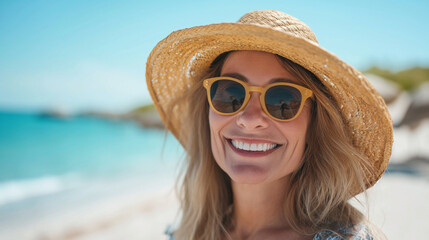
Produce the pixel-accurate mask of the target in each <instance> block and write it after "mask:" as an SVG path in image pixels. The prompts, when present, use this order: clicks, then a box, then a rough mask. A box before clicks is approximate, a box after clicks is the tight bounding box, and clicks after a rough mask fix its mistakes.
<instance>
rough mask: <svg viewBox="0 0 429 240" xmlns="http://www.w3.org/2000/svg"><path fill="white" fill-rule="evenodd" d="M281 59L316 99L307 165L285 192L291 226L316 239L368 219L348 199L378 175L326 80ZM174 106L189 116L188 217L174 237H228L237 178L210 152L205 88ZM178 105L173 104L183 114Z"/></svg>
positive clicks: (219, 62) (184, 178)
mask: <svg viewBox="0 0 429 240" xmlns="http://www.w3.org/2000/svg"><path fill="white" fill-rule="evenodd" d="M227 55H228V53H224V54H221V55H220V56H219V57H218V58H217V59H216V60H215V61H214V62H213V63H212V65H211V68H210V70H209V71H208V73H207V75H206V76H204V78H209V77H214V76H219V75H220V71H221V69H222V66H223V63H224V61H225V59H226V58H227ZM278 59H279V61H280V62H281V64H282V66H283V67H284V68H285V69H286V70H288V71H289V72H290V73H291V74H293V75H294V76H295V77H297V78H298V79H300V80H301V82H302V84H303V85H304V86H306V87H308V88H310V89H312V90H313V92H314V95H315V99H316V100H314V101H313V102H312V110H311V112H312V113H311V114H312V116H311V120H310V125H309V129H308V131H307V144H308V145H307V147H306V150H305V152H304V156H303V161H302V164H301V166H300V167H299V168H298V170H297V171H296V172H294V173H292V176H291V186H290V187H289V190H288V192H287V193H286V195H285V205H284V206H283V210H284V211H285V212H284V213H285V214H284V215H285V217H286V219H287V221H288V223H289V224H290V226H291V227H292V228H293V229H294V230H296V231H298V232H300V233H302V234H315V233H316V232H318V231H321V230H323V229H329V230H333V231H335V230H336V228H338V224H341V225H342V226H348V225H350V224H356V223H359V222H361V221H362V220H363V215H362V214H361V213H360V212H359V211H358V210H357V209H355V208H354V207H353V206H351V205H350V203H348V200H349V199H350V198H351V197H353V196H354V195H356V194H357V193H358V192H352V190H353V189H356V186H357V187H358V189H359V190H360V191H365V188H366V184H367V182H366V179H365V176H366V175H365V173H366V172H367V171H373V169H371V165H370V164H369V163H368V160H367V158H366V157H365V155H363V154H362V153H361V152H359V151H358V150H357V149H356V148H354V146H353V144H352V142H351V137H350V135H349V133H348V132H347V131H346V129H345V124H344V122H343V120H342V117H341V114H340V111H339V109H338V106H337V104H336V103H335V101H334V100H333V99H332V97H331V94H330V93H329V92H328V91H327V90H326V88H325V87H324V86H323V84H322V83H321V82H320V80H319V79H318V78H317V77H316V76H314V74H312V73H311V72H309V71H307V70H306V69H304V68H303V67H301V66H300V65H298V64H296V63H294V62H292V61H290V60H288V59H285V58H283V57H280V56H278ZM176 102H177V103H179V104H185V105H186V104H187V105H188V107H186V108H185V109H188V111H187V112H186V113H184V114H187V115H188V116H189V117H188V119H187V123H186V126H188V127H186V128H183V129H182V131H183V134H185V135H186V141H185V143H183V144H184V147H185V149H186V154H187V155H186V159H185V161H184V166H183V171H182V174H181V175H180V176H179V181H178V182H177V184H178V185H177V187H178V195H179V199H180V203H181V214H182V216H181V221H180V224H179V226H178V228H177V229H176V231H175V232H174V236H175V239H179V240H182V239H205V240H206V239H211V240H215V239H216V240H218V239H221V238H222V237H227V238H228V239H230V237H229V234H228V231H227V229H228V228H229V227H230V225H231V223H232V217H233V216H232V214H231V206H232V203H233V197H232V189H231V180H230V178H229V176H228V175H227V174H226V173H225V172H223V171H222V170H221V169H220V168H219V166H218V165H217V164H216V161H215V159H214V157H213V154H212V150H211V143H210V131H209V120H208V112H209V105H208V102H207V96H206V92H205V89H204V88H203V86H202V84H200V83H196V84H194V85H193V86H192V87H191V88H190V89H189V91H188V92H187V93H186V94H184V95H183V96H182V97H181V98H180V99H178V100H177V101H176ZM176 106H177V105H176ZM190 106H192V107H190ZM174 108H175V106H170V107H169V109H170V110H171V111H173V110H176V111H177V109H174ZM287 203H289V204H287Z"/></svg>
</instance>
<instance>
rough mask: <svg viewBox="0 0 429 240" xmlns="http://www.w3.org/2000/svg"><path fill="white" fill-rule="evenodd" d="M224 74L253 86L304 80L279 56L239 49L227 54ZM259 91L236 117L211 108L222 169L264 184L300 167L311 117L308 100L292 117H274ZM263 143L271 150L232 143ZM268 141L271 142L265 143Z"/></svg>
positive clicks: (241, 179) (213, 137)
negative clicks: (287, 66) (299, 78)
mask: <svg viewBox="0 0 429 240" xmlns="http://www.w3.org/2000/svg"><path fill="white" fill-rule="evenodd" d="M221 76H232V77H235V78H238V79H241V80H243V81H246V82H247V83H248V84H249V85H254V86H262V87H263V86H266V85H268V84H270V83H273V82H278V81H285V82H292V83H297V84H301V85H302V83H300V81H299V80H298V79H296V78H295V77H294V76H293V75H292V74H291V73H289V72H288V71H287V70H285V69H284V68H283V67H282V66H281V64H280V62H279V60H278V59H277V57H276V56H275V55H273V54H271V53H266V52H258V51H237V52H232V53H231V54H229V55H228V57H227V59H226V61H225V63H224V65H223V68H222V71H221ZM259 94H260V93H258V92H251V99H250V100H249V103H248V104H247V106H246V107H245V109H244V110H243V111H241V112H239V113H237V114H235V115H232V116H222V115H219V114H217V113H215V112H214V111H213V110H212V109H210V112H209V122H210V133H211V147H212V151H213V155H214V158H215V159H216V162H217V164H218V165H219V167H220V168H222V169H223V171H225V172H226V173H227V174H228V175H229V176H230V177H231V179H232V180H233V181H235V182H238V183H252V184H255V183H263V182H271V181H275V180H279V179H282V178H284V177H286V176H288V175H289V174H290V173H292V172H293V171H295V170H297V168H298V167H299V165H300V163H301V160H302V156H303V153H304V149H305V136H306V131H307V126H308V123H309V119H310V105H311V104H310V102H309V101H307V102H306V103H305V105H304V108H303V110H302V111H301V113H300V115H299V116H298V117H297V118H295V119H294V120H293V121H290V122H280V121H276V120H274V119H271V118H270V117H269V116H267V115H266V114H265V112H264V111H263V109H262V107H261V105H260V102H259ZM232 142H234V143H238V144H241V143H243V145H245V144H249V146H252V144H256V147H257V146H258V144H262V146H264V147H267V146H274V145H273V144H275V148H274V149H272V150H268V151H246V150H242V149H238V148H236V147H234V146H233V144H232ZM265 144H268V145H265Z"/></svg>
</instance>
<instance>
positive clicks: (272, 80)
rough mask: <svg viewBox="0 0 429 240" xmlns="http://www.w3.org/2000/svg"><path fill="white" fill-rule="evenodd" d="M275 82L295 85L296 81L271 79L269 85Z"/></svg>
mask: <svg viewBox="0 0 429 240" xmlns="http://www.w3.org/2000/svg"><path fill="white" fill-rule="evenodd" d="M276 82H287V83H295V84H296V83H297V82H296V81H294V80H292V79H289V78H273V79H271V80H270V83H276Z"/></svg>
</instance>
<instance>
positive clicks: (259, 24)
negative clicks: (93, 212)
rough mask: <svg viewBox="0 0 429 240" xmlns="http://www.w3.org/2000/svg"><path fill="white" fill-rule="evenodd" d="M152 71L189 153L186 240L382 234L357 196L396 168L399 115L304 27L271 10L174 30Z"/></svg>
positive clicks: (164, 109) (178, 234)
mask: <svg viewBox="0 0 429 240" xmlns="http://www.w3.org/2000/svg"><path fill="white" fill-rule="evenodd" d="M146 77H147V83H148V88H149V91H150V93H151V96H152V98H153V100H154V103H155V106H156V107H157V109H158V111H159V113H160V115H161V118H162V119H163V122H164V123H165V125H166V126H167V128H168V129H169V130H170V131H171V132H172V133H173V134H174V135H175V136H176V137H177V139H178V140H179V141H180V143H181V144H182V145H183V146H184V148H185V150H186V153H187V156H186V161H185V165H184V171H183V175H182V178H181V184H180V200H181V212H182V215H181V221H180V224H179V226H178V227H177V229H175V230H174V232H173V233H172V236H173V237H174V239H351V238H354V239H374V238H375V239H379V237H377V233H376V232H375V228H373V227H372V226H371V225H370V223H369V222H367V221H366V220H365V218H364V216H363V215H362V214H361V213H360V212H359V211H358V210H357V209H355V208H354V207H353V206H351V205H350V204H349V203H348V200H349V199H350V198H352V197H353V196H355V195H357V194H358V193H361V192H364V191H365V190H366V189H367V188H369V187H371V186H372V185H373V184H374V183H375V182H376V181H377V180H378V179H379V178H380V177H381V175H382V174H383V172H384V170H385V169H386V166H387V163H388V160H389V157H390V153H391V146H392V123H391V120H390V116H389V113H388V111H387V108H386V105H385V103H384V101H383V100H382V98H381V97H380V95H379V94H378V93H377V92H376V91H375V90H374V88H373V87H372V86H371V84H369V82H368V81H367V80H366V79H365V77H364V76H363V75H362V74H361V73H359V72H358V71H357V70H355V69H354V68H353V67H351V66H349V65H347V64H346V63H344V62H343V61H341V60H340V59H338V58H337V57H336V56H334V55H333V54H331V53H329V52H327V51H326V50H324V49H322V48H321V47H320V46H319V45H318V43H317V40H316V37H315V36H314V34H313V33H312V32H311V30H310V29H309V28H308V26H306V25H305V24H304V23H302V22H300V21H299V20H298V19H296V18H293V17H291V16H289V15H287V14H284V13H282V12H279V11H272V10H269V11H256V12H250V13H247V14H246V15H244V16H243V17H242V18H241V19H240V20H239V21H238V22H237V23H221V24H212V25H207V26H200V27H194V28H189V29H184V30H180V31H177V32H174V33H172V34H170V36H168V37H167V38H166V39H164V40H163V41H161V42H160V43H159V44H158V45H157V46H156V47H155V48H154V50H153V51H152V53H151V55H150V56H149V59H148V62H147V72H146ZM359 237H360V238H359Z"/></svg>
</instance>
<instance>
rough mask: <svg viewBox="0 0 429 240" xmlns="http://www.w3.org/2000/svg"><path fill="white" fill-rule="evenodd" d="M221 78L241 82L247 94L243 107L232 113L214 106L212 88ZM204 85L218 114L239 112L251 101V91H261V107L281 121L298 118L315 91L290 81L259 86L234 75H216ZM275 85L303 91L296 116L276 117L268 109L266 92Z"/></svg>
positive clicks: (205, 81)
mask: <svg viewBox="0 0 429 240" xmlns="http://www.w3.org/2000/svg"><path fill="white" fill-rule="evenodd" d="M219 80H231V81H234V82H236V83H239V84H240V85H242V86H243V87H244V90H245V93H246V96H245V98H244V101H243V104H242V105H241V107H240V108H239V109H238V110H237V111H235V112H232V113H223V112H219V111H218V110H216V108H214V106H213V104H212V101H211V97H210V88H211V86H212V85H213V83H215V82H216V81H219ZM203 86H204V88H205V89H206V90H207V99H208V101H209V104H210V107H211V108H212V109H213V111H215V112H216V113H217V114H220V115H224V116H230V115H235V114H237V113H238V112H240V111H242V110H243V109H244V108H245V107H246V106H247V104H248V103H249V100H250V98H251V94H250V92H259V93H260V95H259V102H260V104H261V107H262V109H263V110H264V112H265V114H267V116H269V117H270V118H272V119H274V120H277V121H281V122H290V121H292V120H294V119H295V118H297V117H298V116H299V114H301V111H302V109H303V107H304V104H305V101H307V99H308V98H310V97H313V91H311V90H310V89H308V88H306V87H303V86H300V85H297V84H294V83H288V82H276V83H271V84H269V85H267V86H265V87H259V86H252V85H249V84H247V83H246V82H244V81H242V80H239V79H236V78H232V77H214V78H208V79H205V80H204V81H203ZM275 86H289V87H293V88H296V89H297V90H298V91H299V92H300V93H301V96H302V97H301V103H300V106H299V109H298V111H297V112H296V114H295V116H293V117H292V118H290V119H280V118H276V117H274V116H272V115H271V114H270V113H269V112H268V110H267V107H266V105H265V93H266V92H267V91H268V89H270V88H272V87H275Z"/></svg>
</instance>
